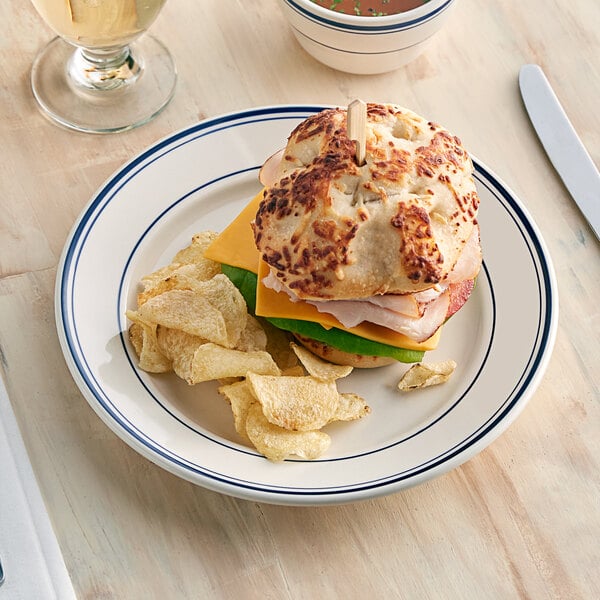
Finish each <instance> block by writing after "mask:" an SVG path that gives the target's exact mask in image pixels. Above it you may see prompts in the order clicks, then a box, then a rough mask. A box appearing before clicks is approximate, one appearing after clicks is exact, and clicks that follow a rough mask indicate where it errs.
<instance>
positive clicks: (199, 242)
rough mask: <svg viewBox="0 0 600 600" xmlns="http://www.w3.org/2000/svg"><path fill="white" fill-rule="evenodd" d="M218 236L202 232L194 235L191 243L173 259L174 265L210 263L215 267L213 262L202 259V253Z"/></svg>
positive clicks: (214, 233) (210, 232) (209, 232)
mask: <svg viewBox="0 0 600 600" xmlns="http://www.w3.org/2000/svg"><path fill="white" fill-rule="evenodd" d="M218 235H219V234H218V233H216V232H214V231H202V232H200V233H197V234H195V235H194V236H193V237H192V242H191V244H190V245H189V246H187V247H186V248H183V249H182V250H180V251H179V252H177V254H176V255H175V256H174V257H173V261H172V262H175V263H181V264H184V265H188V264H192V263H194V264H202V263H204V262H211V263H214V264H216V265H218V264H219V263H215V261H212V260H209V259H208V258H204V253H205V252H206V249H207V248H208V247H209V246H210V244H211V243H212V242H213V241H214V240H215V239H216V238H217V236H218Z"/></svg>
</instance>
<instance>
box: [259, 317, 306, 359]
mask: <svg viewBox="0 0 600 600" xmlns="http://www.w3.org/2000/svg"><path fill="white" fill-rule="evenodd" d="M260 323H261V325H262V327H263V330H264V331H265V333H266V334H267V348H266V350H267V352H268V353H269V354H270V355H271V356H272V357H273V359H274V360H275V362H276V363H277V365H278V366H279V368H280V369H281V370H284V369H287V368H288V367H294V366H296V365H297V364H298V357H297V356H296V355H295V354H294V352H292V349H291V348H290V341H291V339H292V336H291V334H289V333H288V332H287V331H283V329H279V328H277V327H275V326H274V325H271V323H269V322H268V321H266V320H265V319H261V320H260Z"/></svg>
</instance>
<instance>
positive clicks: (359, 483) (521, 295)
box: [56, 105, 558, 505]
mask: <svg viewBox="0 0 600 600" xmlns="http://www.w3.org/2000/svg"><path fill="white" fill-rule="evenodd" d="M322 108H323V107H321V106H304V105H302V106H289V105H284V106H270V107H263V108H256V109H252V110H246V111H242V112H236V113H233V114H227V115H224V116H221V117H217V118H214V119H209V120H206V121H203V122H201V123H199V124H197V125H194V126H192V127H189V128H187V129H184V130H182V131H180V132H178V133H175V134H173V135H171V136H169V137H167V138H166V139H164V140H162V141H160V142H158V143H156V144H155V145H153V146H152V147H151V148H149V149H148V150H146V151H145V152H143V153H142V154H140V155H139V156H137V157H136V158H134V159H133V160H131V161H130V162H129V163H128V164H126V165H125V166H123V167H122V168H121V169H120V170H119V171H117V172H116V173H115V174H114V175H113V176H112V177H111V178H110V179H109V180H108V181H107V182H106V183H105V184H104V185H103V186H102V187H101V188H100V189H99V190H98V192H97V193H96V194H95V196H94V197H93V198H92V199H91V200H90V202H89V204H88V205H87V207H86V208H85V209H84V210H83V212H82V214H81V215H80V217H79V219H78V221H77V223H76V224H75V226H74V227H73V230H72V232H71V235H70V238H69V240H68V241H67V243H66V246H65V249H64V251H63V255H62V258H61V263H60V267H59V271H58V276H57V284H56V318H57V327H58V333H59V337H60V342H61V346H62V349H63V352H64V355H65V358H66V361H67V363H68V366H69V369H70V370H71V373H72V375H73V377H74V379H75V381H76V383H77V385H78V386H79V388H80V389H81V392H82V393H83V395H84V396H85V398H86V399H87V401H88V402H89V403H90V405H91V406H92V408H93V409H94V410H95V411H96V413H97V414H98V415H99V416H100V418H101V419H102V420H103V421H104V422H105V423H106V425H108V427H110V428H111V429H112V430H113V431H114V432H115V433H116V434H117V435H118V436H119V437H121V438H122V439H123V440H124V441H125V442H126V443H127V444H129V445H130V446H131V447H133V448H134V449H135V450H137V451H138V452H139V453H140V454H142V455H143V456H145V457H146V458H148V459H150V460H151V461H153V462H154V463H156V464H157V465H160V466H161V467H163V468H165V469H167V470H168V471H170V472H172V473H174V474H176V475H178V476H180V477H182V478H184V479H186V480H189V481H191V482H194V483H196V484H198V485H201V486H204V487H206V488H209V489H211V490H215V491H218V492H221V493H224V494H229V495H233V496H237V497H240V498H245V499H251V500H254V501H261V502H270V503H279V504H296V505H317V504H327V503H342V502H350V501H357V500H362V499H366V498H371V497H375V496H380V495H384V494H389V493H392V492H397V491H399V490H401V489H403V488H406V487H409V486H413V485H416V484H419V483H421V482H423V481H425V480H428V479H430V478H432V477H435V476H438V475H440V474H442V473H445V472H447V471H448V470H450V469H452V468H454V467H456V466H458V465H460V464H461V463H463V462H464V461H466V460H468V459H469V458H471V457H473V456H474V455H475V454H477V453H478V452H480V451H481V450H482V449H484V448H485V447H486V446H487V445H488V444H490V443H491V442H492V441H493V440H494V439H495V438H497V436H499V435H500V434H501V433H502V432H503V431H504V430H505V429H506V428H507V427H508V426H509V425H510V424H511V423H512V422H513V421H514V419H515V418H516V417H517V415H518V414H519V413H520V412H521V410H522V409H523V407H524V406H525V404H526V403H527V401H528V400H529V398H530V397H531V396H532V394H533V392H534V390H535V389H536V387H537V385H538V384H539V382H540V379H541V377H542V374H543V372H544V369H545V367H546V365H547V363H548V359H549V357H550V353H551V350H552V346H553V343H554V338H555V333H556V325H557V316H558V307H557V291H556V282H555V277H554V272H553V268H552V264H551V261H550V257H549V255H548V252H547V250H546V246H545V244H544V242H543V240H542V237H541V236H540V233H539V231H538V229H537V227H536V225H535V223H533V221H532V219H531V217H530V216H529V215H528V213H527V211H526V209H525V208H524V206H523V205H522V203H521V202H520V201H519V200H518V198H516V197H515V195H514V194H513V193H512V192H511V191H510V190H509V189H508V188H507V187H506V186H505V185H504V184H503V183H502V182H501V181H499V179H498V178H497V177H496V176H495V175H494V174H493V173H492V172H491V171H490V170H489V169H488V168H487V167H486V166H484V165H482V164H481V163H480V162H478V161H477V160H474V164H475V178H476V182H477V187H478V191H479V194H480V197H481V205H480V213H479V223H480V226H481V239H482V246H483V253H484V263H483V268H482V270H481V273H480V276H479V278H478V282H477V286H476V288H475V290H474V292H473V294H472V296H471V298H470V299H469V301H468V303H467V304H466V305H465V307H464V308H463V309H462V310H461V311H460V312H459V313H457V314H456V315H455V316H454V317H452V319H450V320H449V321H448V323H447V324H446V325H445V327H444V331H443V333H442V339H441V342H440V345H439V347H438V348H437V350H435V351H434V352H430V353H427V354H426V355H425V359H426V360H427V361H437V360H444V359H453V360H455V361H456V362H457V363H458V366H457V369H456V371H455V373H454V375H453V377H452V378H451V379H450V381H448V382H447V383H445V384H443V385H440V386H434V387H431V388H428V389H424V390H420V391H416V392H411V393H404V394H403V393H400V392H399V391H398V390H397V389H396V383H397V382H398V380H399V378H400V377H401V375H402V373H403V372H404V371H405V370H406V368H407V366H406V365H402V364H397V365H392V366H389V367H383V368H380V369H367V370H363V371H361V370H355V371H354V372H353V373H352V374H351V375H350V376H349V377H347V378H345V379H343V380H339V382H338V387H339V389H340V390H341V391H353V392H356V393H358V394H360V395H362V396H363V397H365V398H366V400H367V402H368V404H369V405H370V407H371V414H370V415H368V416H367V417H365V418H363V419H361V420H360V421H355V422H350V423H334V424H330V425H328V426H327V427H326V429H325V430H326V431H327V433H329V434H330V436H331V438H332V443H331V446H330V448H329V450H328V452H327V453H326V454H325V455H324V456H322V457H321V458H320V459H318V460H314V461H305V460H300V459H298V460H288V461H285V462H283V463H273V462H270V461H269V460H267V459H265V458H264V457H262V456H260V455H259V454H257V452H255V451H254V450H253V449H252V448H250V447H248V446H246V445H245V444H244V443H243V441H242V440H241V439H240V438H239V437H238V435H237V434H236V432H235V429H234V427H233V419H232V415H231V410H230V408H229V405H228V403H227V402H226V401H225V400H224V399H223V398H222V397H221V396H220V395H219V394H218V393H217V383H215V382H211V383H205V384H199V385H196V386H188V385H187V384H186V383H185V382H183V381H182V380H180V379H178V378H177V377H176V376H175V375H173V374H166V375H165V374H163V375H151V374H148V373H145V372H143V371H141V370H139V369H138V368H137V361H136V355H135V352H134V351H133V349H132V347H131V345H130V343H129V340H128V337H127V328H128V322H127V319H126V317H125V312H126V310H127V309H128V308H135V305H136V293H137V291H138V289H139V283H138V282H139V280H140V278H141V277H142V276H143V275H145V274H148V273H150V272H152V271H153V270H155V269H157V268H159V267H161V266H163V265H165V264H167V263H169V262H170V260H171V258H172V257H173V256H174V254H175V253H176V252H177V250H179V249H180V248H182V247H184V246H186V245H188V244H189V242H190V240H191V237H192V235H193V234H194V233H196V232H199V231H205V230H215V231H221V230H222V229H223V228H224V227H225V226H226V225H227V224H228V223H229V222H230V221H231V220H232V219H233V218H234V217H235V216H236V215H237V214H238V213H239V211H240V210H241V209H242V208H243V207H244V206H245V204H246V203H247V202H248V201H249V200H250V199H251V198H252V197H253V196H254V195H255V194H256V193H257V192H258V191H259V189H260V185H259V183H258V170H259V168H260V166H261V165H262V163H263V162H264V160H265V159H266V158H267V157H268V156H270V155H271V154H272V153H273V152H275V151H276V150H278V149H280V148H281V147H282V146H284V145H285V143H286V140H287V137H288V135H289V133H290V132H291V131H292V129H293V128H294V127H295V125H296V124H298V123H299V122H300V121H301V120H302V119H304V118H306V117H307V116H309V115H310V114H312V113H314V112H316V111H318V110H321V109H322Z"/></svg>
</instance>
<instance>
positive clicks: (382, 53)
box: [290, 25, 437, 56]
mask: <svg viewBox="0 0 600 600" xmlns="http://www.w3.org/2000/svg"><path fill="white" fill-rule="evenodd" d="M290 27H291V29H292V30H293V31H294V34H295V35H297V36H301V37H302V38H304V39H305V40H309V41H310V42H312V43H313V44H316V45H317V46H321V47H322V48H327V49H328V50H331V51H333V52H338V53H339V54H350V55H351V56H385V55H386V54H394V53H396V52H402V51H404V50H408V49H409V48H413V47H414V46H419V45H420V44H424V43H425V42H426V41H427V40H428V39H429V38H431V37H433V36H434V35H435V34H436V33H437V32H433V33H432V34H431V35H429V36H427V37H426V38H423V39H422V40H419V41H418V42H415V43H414V44H408V45H406V46H399V47H397V48H394V49H393V50H385V51H379V52H362V51H358V50H346V49H344V48H337V47H336V46H329V45H327V44H324V43H323V42H320V41H319V40H315V39H314V38H312V37H310V36H308V35H306V34H305V33H304V32H303V31H300V30H299V29H297V28H296V27H294V26H292V25H290Z"/></svg>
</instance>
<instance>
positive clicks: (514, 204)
mask: <svg viewBox="0 0 600 600" xmlns="http://www.w3.org/2000/svg"><path fill="white" fill-rule="evenodd" d="M323 108H324V107H323V106H308V105H305V106H287V105H284V106H279V107H278V106H274V107H264V108H258V109H251V110H248V111H242V112H236V113H231V114H228V115H223V116H221V117H217V118H214V119H210V120H207V121H203V122H202V123H199V124H197V125H194V126H192V127H189V128H187V129H184V130H182V131H180V132H178V133H176V134H173V135H172V136H170V137H168V138H165V139H164V140H162V141H161V142H158V143H157V144H155V145H154V146H152V147H150V148H149V149H148V150H146V151H145V152H143V153H142V154H140V155H139V156H138V157H137V158H134V159H133V160H132V161H130V162H129V163H128V164H126V165H125V166H124V167H123V168H122V169H121V170H119V171H118V172H117V173H116V174H115V175H114V176H113V177H112V178H111V179H110V180H109V181H108V182H107V183H106V184H105V185H104V186H103V187H102V189H101V190H100V191H99V192H98V193H97V195H96V196H95V197H94V198H93V199H92V201H91V202H90V204H89V206H88V208H87V209H86V210H85V211H84V212H83V213H82V215H81V217H80V220H79V222H78V223H77V225H76V226H75V228H74V229H73V232H72V234H71V237H70V239H69V242H68V243H67V245H66V247H65V251H64V252H63V257H62V259H61V265H60V269H59V274H58V278H57V288H58V295H59V298H60V306H59V307H57V309H58V316H59V318H60V322H59V326H60V327H61V332H62V333H63V335H64V342H65V346H64V347H63V351H65V352H67V351H68V356H69V358H70V359H71V362H70V364H69V366H70V368H72V370H73V368H74V369H75V371H74V373H73V374H74V375H77V376H78V377H77V378H80V379H81V381H82V382H83V384H84V385H85V388H86V391H87V392H88V393H91V394H92V396H93V398H94V400H95V401H96V402H97V403H98V405H99V407H101V408H102V410H103V411H104V412H105V416H107V417H109V418H110V419H111V420H112V421H114V423H116V424H117V425H118V426H119V428H120V429H121V430H122V432H123V433H125V434H126V436H128V437H130V438H132V439H133V440H135V441H136V442H137V443H139V444H141V445H142V446H143V447H144V448H145V449H146V451H147V452H148V451H149V454H150V455H152V456H156V457H160V458H161V459H162V460H164V461H166V462H167V463H170V464H172V465H173V466H177V467H179V468H183V469H184V470H186V471H188V472H189V473H190V475H191V474H193V475H201V476H203V477H206V478H207V479H210V480H214V481H216V482H219V483H221V484H225V485H226V486H232V488H233V489H234V490H235V489H237V488H239V489H240V490H251V491H254V492H263V493H266V494H275V495H276V496H277V495H284V496H285V495H292V496H317V495H318V496H328V495H337V494H348V493H353V494H354V493H356V492H366V491H370V490H373V489H376V488H381V487H386V486H391V485H394V484H399V483H401V482H403V481H406V480H407V479H409V478H413V477H415V476H417V475H423V474H427V473H428V472H430V471H431V470H432V469H434V468H436V467H439V466H441V465H443V464H444V463H446V462H448V461H451V460H455V459H457V458H459V457H461V455H465V453H467V451H468V450H469V449H472V448H473V447H474V446H475V445H476V444H477V443H478V442H479V441H480V440H482V439H483V438H485V437H486V436H487V435H489V434H490V433H491V432H492V431H494V429H496V428H498V427H499V425H500V424H501V423H502V421H503V420H505V419H506V417H507V416H508V415H509V414H510V413H511V411H513V409H514V408H515V407H516V405H517V404H518V403H519V402H520V401H522V400H524V399H526V398H527V396H528V394H529V393H530V392H531V391H532V384H533V383H534V382H535V380H536V378H537V376H538V374H539V372H540V370H541V367H542V366H543V365H544V363H545V362H546V361H547V360H548V358H549V356H548V354H549V352H548V350H549V349H551V348H552V345H553V342H554V336H555V332H556V321H557V311H556V310H555V308H554V298H555V285H556V284H555V281H554V273H553V269H552V267H551V264H550V263H549V260H548V258H547V257H546V254H545V249H544V244H543V242H542V240H541V238H540V237H539V234H538V233H537V231H536V228H535V226H534V225H533V224H532V222H531V221H530V219H529V218H528V216H527V215H526V214H525V211H524V209H523V208H522V207H521V206H520V204H519V202H518V201H517V199H516V198H515V197H514V196H513V195H512V193H511V192H509V191H508V190H507V189H506V188H505V186H504V185H503V184H502V183H500V182H499V180H498V179H497V178H496V177H495V176H494V175H493V174H492V173H491V172H490V171H489V170H488V169H487V168H486V167H484V166H483V165H482V164H480V163H479V162H478V161H476V160H475V159H474V160H473V162H474V165H475V177H476V179H477V181H478V182H479V183H480V184H481V185H484V186H485V187H486V188H487V189H488V190H489V191H490V192H491V193H492V194H493V195H494V196H495V197H496V199H497V200H498V201H499V202H500V204H501V205H502V207H503V208H504V209H505V210H506V211H507V213H508V214H509V215H510V217H511V219H512V220H513V222H514V223H515V225H516V227H517V229H518V230H519V232H520V234H521V236H522V238H523V240H524V242H525V244H526V246H527V248H528V251H529V253H530V256H531V258H532V262H533V264H534V266H535V269H536V277H537V286H538V300H539V312H540V314H539V322H538V328H537V334H536V338H535V340H534V341H533V344H532V350H531V354H530V357H529V360H528V361H527V364H526V365H525V366H524V368H523V371H522V373H521V375H520V376H519V379H518V381H517V383H516V384H515V387H514V389H513V391H512V392H511V394H509V395H508V396H507V398H506V399H505V401H504V402H503V404H502V405H501V406H499V407H498V409H497V410H496V412H495V413H494V414H493V415H492V416H491V417H490V418H489V419H488V420H487V421H486V422H485V423H483V424H481V425H480V426H479V427H478V429H477V430H475V431H473V432H472V433H471V434H469V435H468V436H466V437H465V438H464V439H463V440H462V441H461V442H460V443H458V444H456V445H455V446H453V447H452V448H448V449H447V450H446V451H445V452H444V453H442V454H440V455H439V456H436V457H434V458H432V459H430V460H428V461H427V462H425V463H422V464H420V465H416V466H414V467H412V468H410V469H408V470H406V471H403V472H398V473H393V474H391V475H389V476H387V477H385V478H379V479H376V480H369V481H362V482H355V483H352V484H350V485H347V486H336V487H319V488H297V487H294V488H291V487H287V486H274V485H266V484H255V483H253V482H251V481H246V480H239V479H235V478H232V477H229V476H227V475H225V474H222V473H217V472H214V471H210V470H208V469H206V468H204V467H202V466H201V465H197V464H194V463H191V462H190V461H188V460H186V459H185V458H183V457H179V456H176V455H174V454H173V453H171V452H170V451H169V450H167V449H166V448H163V447H161V446H160V445H159V444H157V443H156V442H154V441H153V440H151V439H149V438H148V437H147V436H146V435H145V434H144V433H143V432H142V431H140V430H138V429H137V428H136V426H135V425H134V424H133V423H130V422H128V421H127V420H126V419H125V418H124V417H123V415H122V414H121V413H120V412H119V410H118V408H117V407H115V406H114V405H113V404H112V402H111V400H110V398H109V397H108V395H107V394H106V393H105V392H104V391H103V389H102V385H101V383H100V382H98V381H97V379H96V378H95V376H94V375H93V373H92V370H91V368H90V367H89V365H88V364H87V361H86V357H85V354H84V353H83V351H82V349H81V347H80V344H79V339H78V334H77V325H76V324H75V323H74V322H73V314H74V311H73V306H72V301H73V296H72V295H71V296H70V295H69V292H70V291H71V285H70V284H72V282H73V281H74V275H75V273H76V270H77V263H78V260H79V256H80V255H81V252H82V250H83V248H84V245H85V240H86V238H87V236H88V235H89V233H90V231H91V229H92V228H93V226H94V223H95V221H96V220H97V219H98V218H99V216H100V215H101V213H102V211H103V210H104V208H105V207H106V206H107V205H108V204H109V203H110V201H111V199H112V197H113V196H114V195H115V194H116V193H117V192H118V191H119V189H120V188H121V187H122V186H123V185H125V183H126V182H127V181H128V180H129V179H131V178H132V177H134V176H135V175H136V174H137V173H139V172H140V171H141V170H143V169H144V168H145V167H146V166H147V165H148V164H151V163H152V162H154V161H155V160H158V159H159V158H160V157H161V156H162V155H163V154H166V153H168V152H171V151H172V150H174V149H175V148H177V147H179V146H181V145H184V144H187V143H189V142H191V141H193V140H194V139H196V138H198V137H202V136H204V135H210V134H211V133H214V132H216V131H219V130H220V129H227V128H232V127H238V126H240V125H244V124H247V123H249V122H257V121H266V120H276V119H290V118H294V119H295V118H304V117H306V116H308V115H309V114H311V113H314V112H318V111H320V110H322V109H323ZM258 168H259V166H256V167H250V168H248V169H244V171H251V170H255V169H258ZM242 172H243V171H240V172H235V173H228V174H227V175H224V176H222V177H219V178H218V179H217V180H214V181H211V182H208V183H205V184H203V186H200V187H206V185H210V184H214V183H215V182H216V181H220V180H223V179H224V178H226V177H231V176H234V175H236V174H240V173H242ZM190 193H193V192H190ZM188 196H189V193H188V194H186V195H185V196H183V197H181V198H179V199H178V200H177V201H176V202H175V203H173V204H172V205H171V206H170V207H168V208H166V209H165V211H163V213H161V215H159V216H158V217H157V218H156V219H155V221H154V222H153V224H152V225H151V226H150V228H149V229H148V230H150V229H151V228H152V227H153V226H154V225H155V224H156V223H157V222H158V221H159V220H160V218H161V217H162V216H164V214H165V213H166V212H167V211H168V210H171V208H172V207H173V206H175V205H176V204H178V203H179V202H182V201H184V200H185V198H186V197H188ZM146 233H147V232H146ZM144 235H145V234H144ZM139 242H140V240H138V242H137V244H139ZM137 244H136V245H137ZM134 252H135V248H134V249H133V250H132V253H131V255H130V258H129V260H128V263H129V261H130V260H131V258H132V257H133V254H134ZM127 266H128V265H125V267H124V270H123V273H125V271H126V269H127ZM484 272H485V275H486V278H487V279H488V281H489V284H490V291H491V295H492V304H493V315H494V319H495V311H496V307H495V301H494V293H493V287H492V282H491V279H490V277H489V273H488V271H487V267H486V266H485V263H484ZM122 285H123V281H121V288H122ZM122 293H123V290H122V289H120V290H119V296H121V294H122ZM117 304H118V305H119V302H118V301H117ZM116 312H117V317H116V318H117V320H118V321H119V324H120V325H121V323H122V319H123V317H122V315H120V314H119V311H118V310H117V311H116ZM120 331H121V332H122V331H123V328H122V327H120ZM492 337H493V328H492V336H491V338H492ZM491 338H490V341H489V346H488V349H487V351H486V353H485V356H484V360H483V363H482V365H481V366H480V368H479V369H478V371H477V374H476V376H475V377H474V379H473V381H472V382H471V384H470V385H469V388H470V387H471V386H472V385H473V383H474V381H475V379H476V378H477V377H478V376H479V374H480V373H481V371H482V369H483V366H484V364H485V361H486V359H487V356H488V355H489V351H490V348H491V341H492V340H491ZM61 341H62V340H61ZM121 342H122V344H123V346H124V348H125V341H124V338H123V334H122V333H121ZM125 349H126V348H125ZM126 356H127V359H128V360H129V362H130V365H131V368H132V369H133V371H134V372H135V374H136V376H137V377H138V378H139V373H138V371H137V369H136V368H135V365H134V364H133V363H132V361H131V357H130V356H129V353H128V352H127V351H126ZM140 381H141V379H140ZM148 391H150V390H148ZM467 391H468V390H467ZM150 393H151V392H150ZM155 400H156V398H155ZM456 404H457V403H455V404H454V405H453V406H452V407H450V408H449V409H448V410H452V408H454V407H455V406H456ZM163 408H164V409H165V410H167V411H168V409H166V407H163ZM447 412H448V411H447ZM447 412H446V414H447ZM170 414H171V416H173V417H174V418H177V417H175V416H174V415H173V414H172V413H170ZM440 418H441V417H440ZM178 420H179V419H178ZM179 421H180V422H182V421H181V420H179ZM182 423H183V422H182ZM183 424H184V425H186V426H187V427H189V425H188V424H185V423H183ZM194 431H196V432H197V433H198V434H200V435H203V436H204V437H205V438H206V439H209V440H211V441H213V442H216V443H219V444H221V445H223V446H226V447H227V448H228V449H235V450H238V451H239V448H237V447H233V446H231V445H229V444H226V443H224V442H223V441H222V440H216V439H214V438H211V437H209V436H206V435H205V434H203V433H201V432H199V431H197V430H194ZM414 435H418V433H416V434H414ZM414 435H411V436H410V437H414ZM406 439H409V438H405V439H403V440H399V441H397V442H395V443H394V444H392V445H397V444H399V443H402V442H403V441H406ZM388 447H389V446H388ZM381 450H383V448H382V449H377V450H374V451H371V452H370V453H374V452H379V451H381ZM248 454H253V453H252V452H248ZM257 456H258V455H257ZM357 456H358V455H357ZM469 457H470V455H467V456H465V457H464V458H465V460H466V459H467V458H469ZM261 458H262V457H261ZM352 458H356V456H354V457H341V458H336V459H328V460H327V461H338V460H349V459H352ZM300 462H302V461H300ZM232 493H234V492H232Z"/></svg>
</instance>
